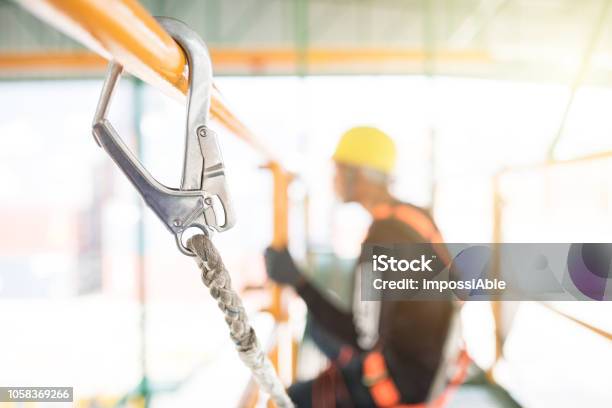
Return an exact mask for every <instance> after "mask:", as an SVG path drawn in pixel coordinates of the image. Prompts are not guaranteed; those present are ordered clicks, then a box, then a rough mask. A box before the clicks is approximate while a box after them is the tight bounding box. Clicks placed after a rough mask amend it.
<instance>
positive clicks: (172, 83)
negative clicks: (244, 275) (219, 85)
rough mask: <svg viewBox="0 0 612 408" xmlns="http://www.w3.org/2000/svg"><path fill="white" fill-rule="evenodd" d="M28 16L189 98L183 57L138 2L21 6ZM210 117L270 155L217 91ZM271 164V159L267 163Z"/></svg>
mask: <svg viewBox="0 0 612 408" xmlns="http://www.w3.org/2000/svg"><path fill="white" fill-rule="evenodd" d="M19 3H20V4H21V5H23V6H24V7H25V8H26V9H28V10H29V11H30V12H31V13H32V14H34V15H36V16H38V17H39V18H40V19H42V20H43V21H45V22H47V23H49V24H50V25H52V26H54V27H55V28H57V29H58V30H60V31H62V32H63V33H65V34H67V35H68V36H70V37H72V38H74V39H75V40H77V41H79V42H80V43H82V44H83V45H85V46H86V47H88V48H90V49H91V50H92V51H94V52H95V53H97V54H99V55H101V56H102V57H104V58H105V59H113V60H116V61H117V62H119V63H120V64H121V65H123V67H124V68H125V70H126V71H127V72H129V73H131V74H132V75H134V76H136V77H138V78H140V79H141V80H143V81H145V82H147V83H149V84H151V85H153V86H155V87H157V88H159V89H161V90H162V91H164V92H165V93H167V94H169V95H171V96H174V97H176V98H182V95H184V94H185V93H186V92H187V85H188V78H187V76H186V71H185V63H186V59H185V54H184V52H183V50H182V49H181V48H180V47H179V46H178V44H177V43H176V42H175V41H174V40H173V39H172V37H171V36H170V35H169V34H168V33H167V32H166V31H165V30H164V29H163V28H162V26H161V25H160V24H158V23H157V21H156V20H155V18H153V17H152V16H151V15H150V14H149V12H148V11H147V10H146V9H145V8H144V7H142V6H141V5H140V3H138V1H136V0H19ZM89 62H90V63H92V61H89ZM211 102H212V103H211V115H212V117H213V118H215V119H216V120H218V121H219V122H220V123H221V124H222V125H223V126H225V127H226V128H227V129H228V130H229V131H230V132H232V133H233V134H235V135H236V136H238V137H240V138H242V139H244V140H246V141H247V142H249V143H250V144H252V145H253V146H254V147H255V148H256V149H257V150H259V151H260V152H262V153H263V154H264V155H266V156H267V157H270V156H271V152H270V151H269V150H267V149H265V148H264V146H263V145H262V144H261V143H260V142H259V141H258V140H257V139H256V137H255V136H254V135H253V133H252V132H251V131H249V129H248V128H247V127H246V126H245V125H244V124H243V123H242V122H241V121H240V120H239V119H238V117H237V116H236V115H234V114H233V113H232V110H231V109H230V108H229V107H228V106H227V104H226V103H225V101H223V99H222V97H221V95H220V93H219V92H218V90H215V92H214V93H213V95H212V101H211ZM270 158H271V157H270Z"/></svg>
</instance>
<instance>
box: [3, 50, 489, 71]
mask: <svg viewBox="0 0 612 408" xmlns="http://www.w3.org/2000/svg"><path fill="white" fill-rule="evenodd" d="M209 52H210V55H211V58H212V61H213V65H214V67H215V72H217V73H219V72H220V73H222V74H223V73H234V72H252V73H260V72H266V73H283V74H287V73H292V72H296V69H297V65H298V63H299V62H300V61H299V59H298V55H297V52H296V51H295V50H294V49H276V48H261V49H254V50H251V49H242V48H227V47H224V48H211V49H210V50H209ZM303 58H304V62H305V63H306V64H307V65H308V68H309V72H313V73H318V72H327V71H334V70H336V69H337V70H339V71H347V72H353V71H357V72H364V73H367V72H374V70H375V69H377V70H378V71H380V69H381V64H383V65H385V66H388V65H394V64H397V65H399V66H406V65H407V64H413V65H415V70H414V72H415V73H421V72H422V68H421V66H420V63H422V62H423V61H424V60H425V58H426V55H425V53H424V52H423V51H421V50H419V49H406V50H399V49H398V50H391V49H389V50H380V49H353V50H343V49H332V48H329V49H328V48H325V49H323V48H321V49H311V50H309V51H308V52H307V53H306V55H305V56H304V57H303ZM436 58H437V60H438V61H441V62H448V63H453V62H458V63H461V62H466V63H483V64H484V63H491V62H493V61H492V60H491V59H490V58H489V56H488V55H487V54H486V53H484V52H478V51H448V52H443V51H439V52H438V54H437V57H436ZM105 66H106V62H105V60H104V58H102V57H99V56H98V55H96V54H94V53H90V52H87V51H41V52H6V53H0V73H2V72H4V73H6V72H9V73H10V72H11V71H15V72H17V70H19V72H23V71H26V72H28V71H30V72H31V71H38V72H48V71H56V70H61V69H62V68H63V69H65V70H66V71H70V72H72V71H78V70H82V71H84V72H89V71H99V70H101V69H102V68H103V67H105Z"/></svg>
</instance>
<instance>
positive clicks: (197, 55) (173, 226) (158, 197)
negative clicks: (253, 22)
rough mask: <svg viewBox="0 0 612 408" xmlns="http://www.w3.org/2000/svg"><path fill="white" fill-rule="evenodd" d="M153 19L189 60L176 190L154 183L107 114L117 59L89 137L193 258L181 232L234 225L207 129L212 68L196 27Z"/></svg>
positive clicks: (212, 138)
mask: <svg viewBox="0 0 612 408" xmlns="http://www.w3.org/2000/svg"><path fill="white" fill-rule="evenodd" d="M157 20H158V21H159V23H160V24H161V25H162V26H163V27H164V28H165V29H166V30H167V31H168V32H169V33H170V35H171V36H172V37H173V38H174V39H175V40H176V42H177V43H178V44H179V45H180V46H181V47H182V48H183V50H184V51H185V54H186V55H187V62H188V64H189V92H188V96H187V129H186V141H185V157H184V162H183V176H182V180H181V186H180V188H178V189H175V188H170V187H167V186H165V185H163V184H161V183H160V182H158V181H157V180H156V179H155V178H154V177H153V176H152V175H151V174H150V173H149V172H148V171H147V170H146V169H145V168H144V166H143V165H142V163H140V161H139V160H138V158H137V157H136V156H135V155H134V153H132V152H131V151H130V149H129V148H128V147H127V146H126V144H125V143H124V142H123V140H121V137H119V135H118V134H117V131H116V130H115V129H114V128H113V126H112V125H111V123H110V122H109V121H108V119H107V118H106V115H107V112H108V109H109V105H110V100H111V97H112V94H113V91H114V89H115V87H116V85H117V83H118V81H119V78H120V76H121V72H122V70H123V68H122V67H121V66H120V65H119V64H117V63H116V62H111V63H110V64H109V70H108V75H107V77H106V80H105V82H104V86H103V88H102V93H101V95H100V101H99V102H98V107H97V109H96V114H95V117H94V121H93V136H94V139H95V140H96V142H97V143H98V145H100V146H101V147H102V148H104V150H106V152H107V153H108V154H109V155H110V156H111V158H112V159H113V160H114V161H115V163H116V164H117V165H118V166H119V167H120V168H121V170H122V171H123V173H125V175H126V176H127V178H128V179H129V180H130V181H131V182H132V184H133V185H134V187H136V189H137V190H138V192H139V193H140V195H141V196H142V198H143V199H144V201H145V202H146V203H147V205H148V206H149V207H150V208H151V209H152V210H153V212H155V214H157V216H158V217H159V218H160V219H161V220H162V221H163V223H164V224H165V225H166V227H167V228H168V229H169V230H170V231H171V232H172V233H173V234H174V235H175V238H176V243H177V245H178V247H179V250H180V251H181V252H182V253H184V254H186V255H190V256H194V254H193V253H192V252H191V250H189V249H188V248H186V247H185V245H184V244H183V241H182V234H183V232H184V231H185V230H186V229H187V228H190V227H197V228H199V229H201V230H202V231H204V232H205V233H208V232H209V230H210V229H213V230H216V231H219V232H221V231H226V230H228V229H230V228H231V227H233V226H234V223H235V217H234V211H233V208H232V203H231V200H230V196H229V192H228V189H227V184H226V180H225V168H224V166H223V158H222V157H221V150H220V149H219V145H218V143H217V137H216V135H215V133H214V132H212V131H211V130H210V129H209V128H208V127H207V123H208V111H209V106H210V95H211V90H212V66H211V62H210V56H209V54H208V49H207V48H206V44H204V42H203V41H202V39H201V38H200V37H199V36H198V34H197V33H196V32H195V31H193V30H191V29H190V28H189V27H187V26H186V25H185V24H183V23H182V22H180V21H178V20H174V19H171V18H165V17H159V18H157ZM215 200H218V202H219V204H220V206H221V208H222V209H223V217H221V216H220V215H221V214H218V213H217V212H218V211H217V208H216V206H215V205H214V203H215ZM217 207H218V206H217ZM221 219H223V223H222V224H221Z"/></svg>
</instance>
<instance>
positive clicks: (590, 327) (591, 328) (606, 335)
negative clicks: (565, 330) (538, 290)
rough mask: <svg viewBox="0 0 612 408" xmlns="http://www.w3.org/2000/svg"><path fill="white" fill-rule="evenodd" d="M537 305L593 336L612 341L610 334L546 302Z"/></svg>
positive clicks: (611, 334)
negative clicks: (580, 327) (582, 328)
mask: <svg viewBox="0 0 612 408" xmlns="http://www.w3.org/2000/svg"><path fill="white" fill-rule="evenodd" d="M538 303H540V304H541V305H542V306H544V307H545V308H546V309H548V310H550V311H552V312H554V313H556V314H557V315H559V316H562V317H564V318H566V319H568V320H570V321H572V322H574V323H576V324H578V325H580V326H582V327H584V328H585V329H587V330H589V331H590V332H592V333H595V334H597V335H599V336H601V337H603V338H604V339H607V340H612V333H610V332H607V331H605V330H603V329H600V328H599V327H595V326H593V325H591V324H589V323H587V322H585V321H583V320H581V319H578V318H576V317H574V316H571V315H569V314H567V313H565V312H562V311H561V310H559V309H557V308H556V307H554V306H552V305H550V304H548V303H547V302H538Z"/></svg>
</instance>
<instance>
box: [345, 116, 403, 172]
mask: <svg viewBox="0 0 612 408" xmlns="http://www.w3.org/2000/svg"><path fill="white" fill-rule="evenodd" d="M395 158H396V151H395V143H393V140H391V138H390V137H389V136H388V135H387V134H386V133H385V132H383V131H381V130H379V129H376V128H374V127H367V126H359V127H354V128H352V129H350V130H348V131H347V132H346V133H344V134H343V135H342V137H341V138H340V142H338V146H337V147H336V152H335V153H334V155H333V159H334V160H335V161H336V162H337V163H342V164H349V165H352V166H358V167H368V168H371V169H374V170H378V171H380V172H383V173H385V174H389V173H391V172H392V171H393V168H394V167H395Z"/></svg>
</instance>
